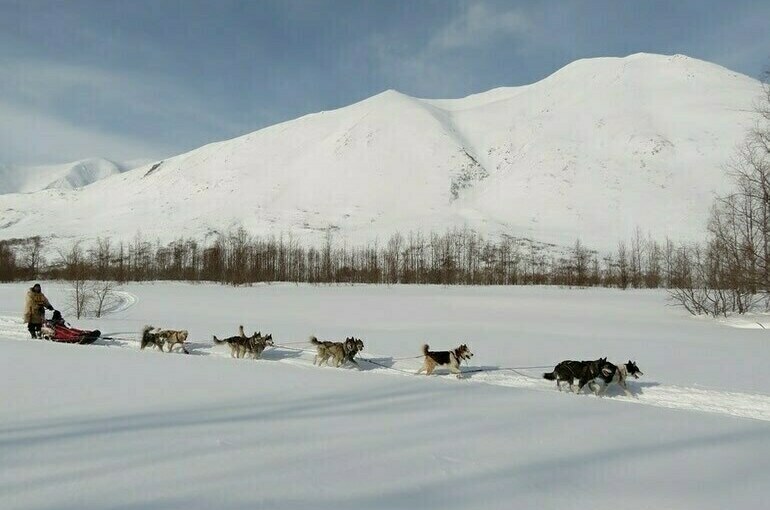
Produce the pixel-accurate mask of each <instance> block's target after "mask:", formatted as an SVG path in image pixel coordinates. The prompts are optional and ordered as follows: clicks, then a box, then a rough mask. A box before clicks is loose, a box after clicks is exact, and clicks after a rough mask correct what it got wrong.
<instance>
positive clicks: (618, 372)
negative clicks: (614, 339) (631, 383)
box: [601, 360, 644, 397]
mask: <svg viewBox="0 0 770 510" xmlns="http://www.w3.org/2000/svg"><path fill="white" fill-rule="evenodd" d="M607 368H608V369H609V368H611V373H609V374H604V373H603V374H602V375H601V378H602V379H603V380H604V388H603V389H602V393H604V392H605V391H607V387H608V386H609V385H610V384H612V383H613V382H616V383H618V384H619V385H620V387H621V388H623V391H624V392H625V394H626V396H628V397H630V396H632V395H631V392H630V391H628V386H627V385H626V379H627V378H628V376H629V375H631V376H633V377H634V379H639V376H640V375H644V373H643V372H642V371H641V370H639V367H638V366H637V365H636V362H634V361H631V360H628V363H623V364H620V365H613V364H612V363H607Z"/></svg>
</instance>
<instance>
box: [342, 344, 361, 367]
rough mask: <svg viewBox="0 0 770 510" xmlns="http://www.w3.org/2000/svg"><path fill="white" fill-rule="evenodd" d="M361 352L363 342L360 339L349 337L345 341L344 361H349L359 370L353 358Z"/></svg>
mask: <svg viewBox="0 0 770 510" xmlns="http://www.w3.org/2000/svg"><path fill="white" fill-rule="evenodd" d="M363 350H364V342H363V340H361V339H360V338H353V337H350V338H346V339H345V361H349V362H351V363H353V364H354V365H355V366H357V367H358V368H361V367H360V366H359V364H358V361H356V360H355V356H356V354H358V353H359V352H361V351H363Z"/></svg>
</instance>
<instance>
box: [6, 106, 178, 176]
mask: <svg viewBox="0 0 770 510" xmlns="http://www.w3.org/2000/svg"><path fill="white" fill-rule="evenodd" d="M167 154H168V148H164V147H162V146H158V145H155V144H153V143H148V142H146V141H144V140H137V139H134V138H131V137H126V136H120V135H116V134H113V133H106V132H102V131H99V130H94V129H89V128H85V127H81V126H77V125H74V124H72V123H70V122H67V121H66V120H63V119H59V118H56V117H53V116H51V115H48V114H46V113H45V112H42V111H39V110H36V109H34V108H28V107H19V106H18V105H13V104H8V103H6V102H4V101H2V100H0V162H2V163H19V164H50V163H63V162H65V161H73V160H77V159H82V158H86V157H95V156H102V157H106V158H109V159H112V160H116V161H123V160H128V159H134V158H137V157H140V156H141V157H150V158H154V157H159V156H163V155H167Z"/></svg>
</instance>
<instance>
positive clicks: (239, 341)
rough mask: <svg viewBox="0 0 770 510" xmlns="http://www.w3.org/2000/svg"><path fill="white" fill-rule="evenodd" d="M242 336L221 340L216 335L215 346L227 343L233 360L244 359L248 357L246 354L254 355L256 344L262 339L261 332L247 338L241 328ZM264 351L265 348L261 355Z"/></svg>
mask: <svg viewBox="0 0 770 510" xmlns="http://www.w3.org/2000/svg"><path fill="white" fill-rule="evenodd" d="M238 329H239V332H240V335H238V336H231V337H228V338H224V339H222V340H220V339H219V338H217V337H216V335H214V336H213V338H214V343H215V344H224V343H227V345H229V346H230V357H231V358H242V357H244V356H245V355H246V353H247V352H248V353H252V354H253V353H254V347H253V346H254V342H256V341H258V340H260V339H261V338H262V334H261V332H256V333H254V334H253V335H251V336H246V335H245V334H244V332H243V326H240V327H239V328H238ZM272 341H273V339H272V336H271V337H270V343H271V345H272ZM263 350H264V347H262V350H261V351H259V352H260V354H262V351H263Z"/></svg>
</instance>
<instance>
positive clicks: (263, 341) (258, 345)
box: [249, 333, 275, 359]
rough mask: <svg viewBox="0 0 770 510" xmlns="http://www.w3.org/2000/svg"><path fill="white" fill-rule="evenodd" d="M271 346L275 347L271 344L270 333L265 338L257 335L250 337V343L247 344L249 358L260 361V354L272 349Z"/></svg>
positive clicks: (271, 336)
mask: <svg viewBox="0 0 770 510" xmlns="http://www.w3.org/2000/svg"><path fill="white" fill-rule="evenodd" d="M273 345H275V344H274V343H273V335H272V334H270V333H268V334H267V335H265V336H261V335H259V334H256V335H255V336H252V337H251V341H250V342H249V352H251V357H252V358H254V359H260V358H261V357H262V353H263V352H265V349H266V348H268V347H272V346H273Z"/></svg>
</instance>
